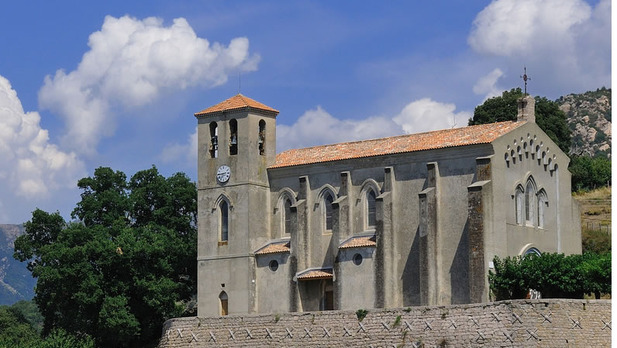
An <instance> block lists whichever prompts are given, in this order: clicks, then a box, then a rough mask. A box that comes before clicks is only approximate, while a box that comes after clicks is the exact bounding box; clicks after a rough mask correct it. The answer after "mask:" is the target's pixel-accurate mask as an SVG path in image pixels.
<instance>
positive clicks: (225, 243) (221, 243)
mask: <svg viewBox="0 0 617 348" xmlns="http://www.w3.org/2000/svg"><path fill="white" fill-rule="evenodd" d="M221 245H227V241H226V240H225V241H222V242H221V241H219V246H221Z"/></svg>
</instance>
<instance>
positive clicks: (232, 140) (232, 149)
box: [229, 119, 238, 155]
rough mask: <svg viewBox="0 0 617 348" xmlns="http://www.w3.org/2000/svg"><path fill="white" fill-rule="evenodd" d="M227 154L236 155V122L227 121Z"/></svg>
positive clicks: (234, 120) (233, 120)
mask: <svg viewBox="0 0 617 348" xmlns="http://www.w3.org/2000/svg"><path fill="white" fill-rule="evenodd" d="M229 154H230V155H237V154H238V121H236V119H231V120H229Z"/></svg>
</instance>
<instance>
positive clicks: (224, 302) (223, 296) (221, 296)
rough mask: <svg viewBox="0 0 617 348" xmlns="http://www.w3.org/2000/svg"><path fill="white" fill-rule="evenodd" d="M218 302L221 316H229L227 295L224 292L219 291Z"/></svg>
mask: <svg viewBox="0 0 617 348" xmlns="http://www.w3.org/2000/svg"><path fill="white" fill-rule="evenodd" d="M219 302H220V304H221V315H227V314H229V303H228V300H227V293H226V292H225V291H221V293H220V294H219Z"/></svg>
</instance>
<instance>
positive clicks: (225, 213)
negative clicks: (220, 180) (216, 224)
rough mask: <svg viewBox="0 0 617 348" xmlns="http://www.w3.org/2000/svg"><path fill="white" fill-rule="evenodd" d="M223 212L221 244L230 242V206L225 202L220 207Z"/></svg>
mask: <svg viewBox="0 0 617 348" xmlns="http://www.w3.org/2000/svg"><path fill="white" fill-rule="evenodd" d="M219 208H220V211H221V213H220V214H221V242H227V241H228V240H229V204H227V201H225V200H223V201H222V202H221V204H220V206H219Z"/></svg>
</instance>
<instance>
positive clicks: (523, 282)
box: [489, 252, 611, 300]
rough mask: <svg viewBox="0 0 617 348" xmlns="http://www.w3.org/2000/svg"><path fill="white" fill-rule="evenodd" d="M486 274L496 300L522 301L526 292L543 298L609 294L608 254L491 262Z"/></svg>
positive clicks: (549, 254) (547, 255) (533, 256)
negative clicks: (535, 291)
mask: <svg viewBox="0 0 617 348" xmlns="http://www.w3.org/2000/svg"><path fill="white" fill-rule="evenodd" d="M493 264H494V265H495V271H489V283H490V287H491V291H492V292H493V294H494V295H495V297H496V299H497V300H507V299H522V298H525V296H526V295H527V293H528V291H529V289H534V290H537V291H540V293H541V294H542V297H544V298H582V297H583V294H589V293H591V294H595V296H596V298H600V294H601V293H610V292H611V254H610V252H609V253H605V254H595V253H585V254H583V255H568V256H565V255H564V254H557V253H552V254H551V253H544V254H542V255H535V254H531V255H525V256H523V257H520V256H517V257H506V258H504V259H501V258H499V257H497V256H496V257H495V258H494V259H493Z"/></svg>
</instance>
